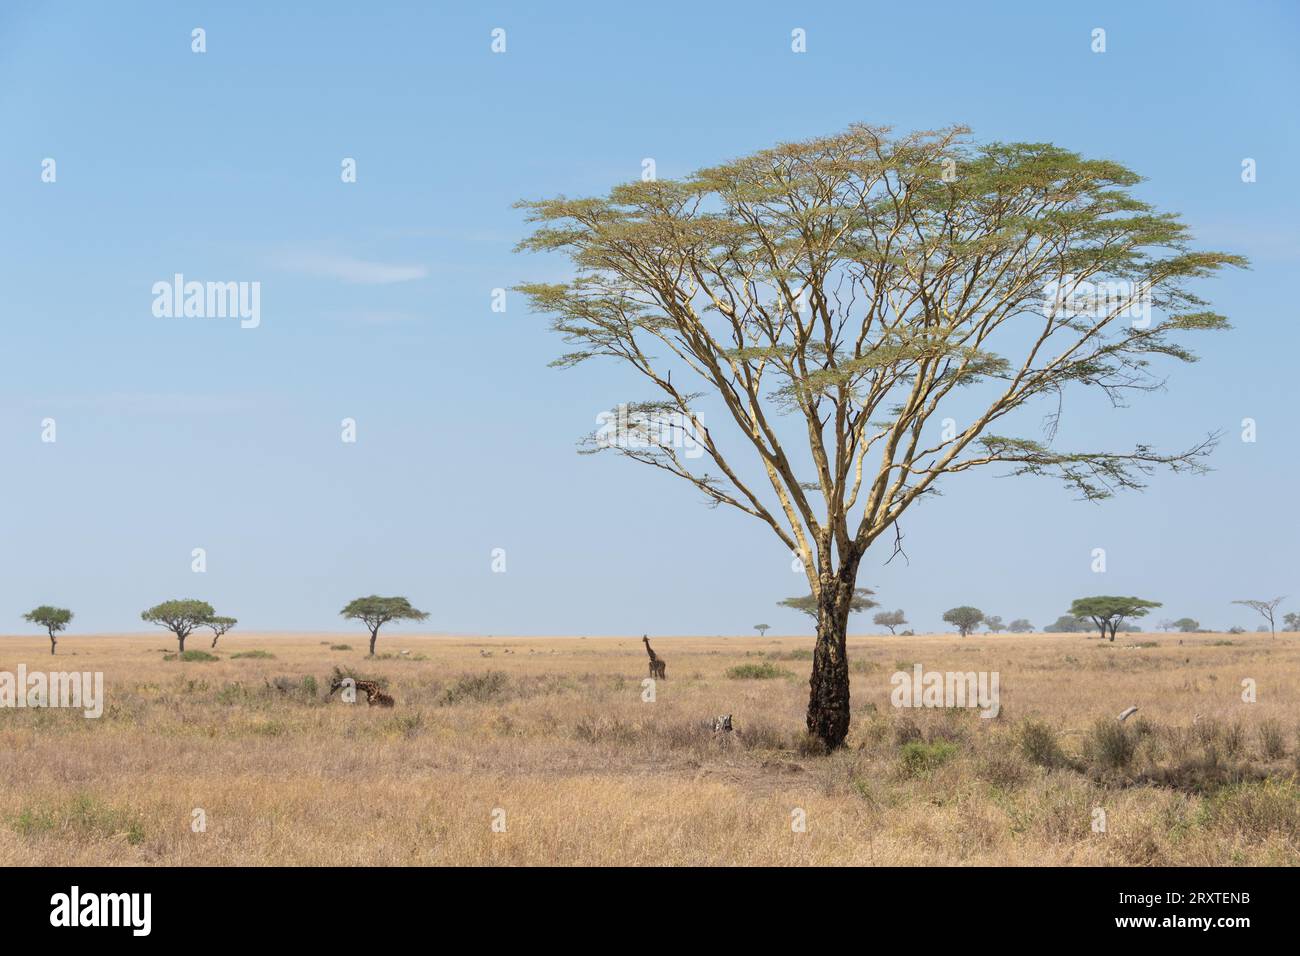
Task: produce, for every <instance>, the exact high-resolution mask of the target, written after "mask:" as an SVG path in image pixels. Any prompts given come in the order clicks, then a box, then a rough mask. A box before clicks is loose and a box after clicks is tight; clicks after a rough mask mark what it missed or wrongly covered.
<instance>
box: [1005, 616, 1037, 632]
mask: <svg viewBox="0 0 1300 956" xmlns="http://www.w3.org/2000/svg"><path fill="white" fill-rule="evenodd" d="M1033 629H1034V625H1032V624H1030V623H1029V621H1028V620H1027V619H1026V618H1023V617H1018V618H1016V619H1015V620H1014V621H1012V622H1011V623H1010V624H1008V625H1007V630H1008V631H1010V632H1011V633H1012V634H1028V633H1030V632H1031V631H1033Z"/></svg>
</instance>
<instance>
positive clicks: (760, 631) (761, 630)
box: [754, 624, 772, 637]
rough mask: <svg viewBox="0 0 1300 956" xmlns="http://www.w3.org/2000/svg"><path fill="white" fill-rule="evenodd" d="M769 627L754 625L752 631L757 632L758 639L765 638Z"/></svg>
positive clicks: (769, 625) (766, 625)
mask: <svg viewBox="0 0 1300 956" xmlns="http://www.w3.org/2000/svg"><path fill="white" fill-rule="evenodd" d="M771 626H772V625H771V624H755V625H754V630H756V631H758V636H759V637H766V636H767V632H768V629H769V628H771Z"/></svg>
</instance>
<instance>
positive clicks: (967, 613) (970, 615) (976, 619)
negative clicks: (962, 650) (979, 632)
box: [943, 604, 984, 637]
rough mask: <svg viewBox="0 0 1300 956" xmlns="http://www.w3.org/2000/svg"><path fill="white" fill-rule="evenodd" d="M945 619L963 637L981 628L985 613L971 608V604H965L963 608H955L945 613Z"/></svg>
mask: <svg viewBox="0 0 1300 956" xmlns="http://www.w3.org/2000/svg"><path fill="white" fill-rule="evenodd" d="M943 619H944V621H946V622H947V623H949V624H951V625H952V626H953V627H955V628H957V632H958V633H959V634H961V636H962V637H965V636H966V635H968V634H969V633H970V632H971V631H973V630H974V629H975V628H977V627H979V624H980V621H982V620H984V612H983V611H981V610H980V609H979V608H977V607H971V606H970V605H969V604H963V605H962V606H961V607H954V608H951V609H950V610H947V611H944V612H943Z"/></svg>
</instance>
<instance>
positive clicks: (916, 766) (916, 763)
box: [899, 740, 957, 777]
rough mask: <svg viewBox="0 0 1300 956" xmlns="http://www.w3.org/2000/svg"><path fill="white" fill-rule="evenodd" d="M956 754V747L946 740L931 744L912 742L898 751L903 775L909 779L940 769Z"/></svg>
mask: <svg viewBox="0 0 1300 956" xmlns="http://www.w3.org/2000/svg"><path fill="white" fill-rule="evenodd" d="M956 753H957V745H956V744H954V743H949V742H948V741H946V740H938V741H935V742H934V743H932V744H926V743H922V742H921V741H919V740H914V741H912V742H911V743H910V744H903V746H902V748H900V750H899V756H900V757H901V759H902V765H903V773H904V774H905V775H907V776H909V777H917V776H920V775H922V774H926V773H929V772H930V771H931V770H934V769H936V768H938V767H942V766H943V765H944V764H945V763H947V762H948V761H949V760H951V759H952V758H953V757H954V756H955V755H956Z"/></svg>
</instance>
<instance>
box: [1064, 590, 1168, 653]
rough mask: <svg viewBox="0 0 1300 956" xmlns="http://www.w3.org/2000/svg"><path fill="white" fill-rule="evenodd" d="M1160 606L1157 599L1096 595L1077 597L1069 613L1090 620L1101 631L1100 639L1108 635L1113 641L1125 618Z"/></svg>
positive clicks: (1143, 613)
mask: <svg viewBox="0 0 1300 956" xmlns="http://www.w3.org/2000/svg"><path fill="white" fill-rule="evenodd" d="M1162 606H1163V605H1161V603H1160V602H1159V601H1147V600H1144V599H1142V598H1136V597H1114V596H1111V595H1097V596H1095V597H1086V598H1078V599H1077V600H1076V601H1075V602H1074V603H1073V604H1071V605H1070V613H1071V614H1073V615H1074V616H1075V617H1084V618H1088V619H1089V620H1091V621H1092V623H1093V624H1095V625H1097V628H1098V630H1100V631H1101V636H1102V639H1103V640H1105V639H1106V638H1107V635H1109V638H1110V640H1111V641H1112V642H1113V641H1114V640H1115V632H1116V631H1117V630H1119V626H1120V625H1121V624H1123V623H1124V620H1125V619H1126V618H1133V617H1144V616H1146V615H1147V614H1149V613H1150V612H1151V611H1152V610H1153V609H1154V608H1158V607H1162Z"/></svg>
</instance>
